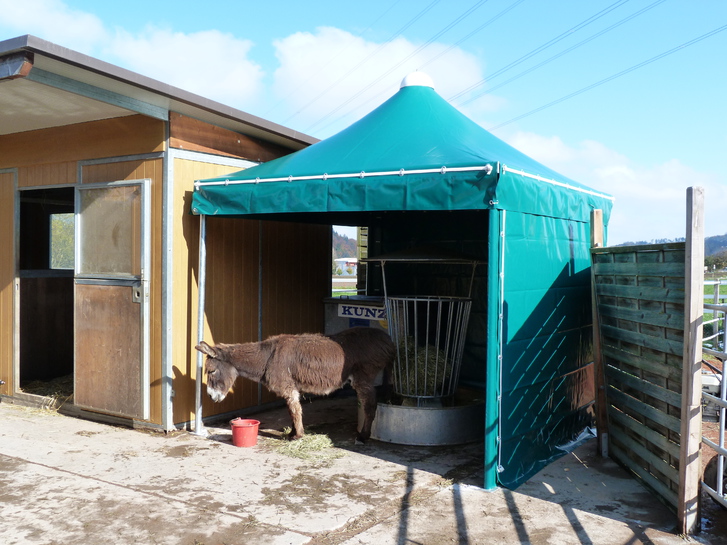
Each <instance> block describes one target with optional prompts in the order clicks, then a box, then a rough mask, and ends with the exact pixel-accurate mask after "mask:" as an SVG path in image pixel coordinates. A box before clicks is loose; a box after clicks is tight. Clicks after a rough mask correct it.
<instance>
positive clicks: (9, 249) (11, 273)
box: [0, 173, 15, 395]
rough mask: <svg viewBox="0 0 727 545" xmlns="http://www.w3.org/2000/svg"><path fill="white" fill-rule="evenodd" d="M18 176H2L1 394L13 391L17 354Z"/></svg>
mask: <svg viewBox="0 0 727 545" xmlns="http://www.w3.org/2000/svg"><path fill="white" fill-rule="evenodd" d="M14 250H15V174H14V173H4V174H3V173H0V380H3V381H5V384H3V385H0V393H2V394H6V395H10V394H11V393H12V388H13V379H14V377H13V354H14V350H15V342H14V334H13V333H14V332H13V324H14V321H13V316H14V307H13V305H14V296H13V294H14V285H15V252H14Z"/></svg>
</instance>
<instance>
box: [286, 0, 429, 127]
mask: <svg viewBox="0 0 727 545" xmlns="http://www.w3.org/2000/svg"><path fill="white" fill-rule="evenodd" d="M438 3H439V0H434V1H433V2H432V3H430V4H429V5H428V6H427V7H425V8H424V9H423V10H422V11H420V12H419V13H418V14H417V15H415V16H414V17H413V18H412V19H411V20H410V21H409V22H408V23H406V24H405V25H404V26H403V27H401V28H400V29H399V30H397V31H396V32H395V33H394V34H393V35H392V36H391V37H390V38H389V39H388V40H386V41H385V42H384V43H382V44H381V45H379V47H377V48H376V49H375V50H374V51H373V52H371V53H370V54H369V55H368V56H367V57H366V58H365V59H363V60H362V61H360V62H359V63H358V64H356V66H354V67H353V68H351V69H350V70H348V72H346V73H345V74H344V75H343V76H341V77H340V78H338V79H337V80H336V81H335V82H333V83H332V84H331V85H329V86H328V88H326V89H324V90H323V91H322V92H321V93H319V94H318V95H317V96H316V97H314V98H313V99H312V100H310V101H309V102H308V103H306V104H305V105H303V106H302V107H301V108H299V109H298V110H297V111H296V112H295V113H293V114H292V115H290V116H288V118H287V119H285V120H284V121H283V123H284V124H285V123H288V121H290V120H291V119H293V118H294V117H295V116H297V115H298V114H300V113H301V112H302V111H304V110H305V109H307V108H308V107H310V106H311V105H312V104H314V103H316V102H317V101H318V100H319V99H320V98H322V97H323V96H324V95H325V94H326V93H328V92H329V91H330V90H331V89H333V88H334V87H335V86H336V85H338V84H339V83H341V82H342V81H343V80H345V79H346V78H347V77H348V76H350V75H351V74H352V73H353V72H355V71H356V70H357V69H358V68H359V67H360V66H361V65H363V64H365V63H366V62H367V61H368V60H369V59H371V58H372V57H373V56H374V55H376V54H377V53H378V52H379V51H381V50H382V49H383V48H384V47H386V46H387V45H389V44H390V43H391V42H392V41H394V38H397V37H398V36H399V35H400V34H401V33H402V32H404V31H405V30H406V29H408V28H409V27H410V26H411V25H413V24H414V23H416V22H417V21H418V20H419V19H421V18H422V17H423V16H424V15H425V14H426V13H427V12H428V11H429V10H431V9H432V8H433V7H434V6H435V5H437V4H438Z"/></svg>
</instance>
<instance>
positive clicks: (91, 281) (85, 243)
mask: <svg viewBox="0 0 727 545" xmlns="http://www.w3.org/2000/svg"><path fill="white" fill-rule="evenodd" d="M150 183H151V182H150V180H134V181H124V182H112V183H106V184H89V185H83V186H79V187H78V188H77V189H76V270H75V303H74V307H75V311H74V312H75V319H74V328H75V334H74V336H75V339H74V345H75V370H74V376H75V385H74V388H75V390H74V399H75V404H76V405H78V406H79V407H82V408H85V409H89V410H93V411H97V412H102V413H107V414H113V415H118V416H125V417H132V418H138V419H148V418H149V282H148V274H149V263H150V255H149V252H150V224H151V218H150V207H149V202H148V201H149V185H150Z"/></svg>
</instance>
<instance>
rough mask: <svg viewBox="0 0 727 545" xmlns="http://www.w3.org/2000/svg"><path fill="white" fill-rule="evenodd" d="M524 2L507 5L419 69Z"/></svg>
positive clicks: (522, 0)
mask: <svg viewBox="0 0 727 545" xmlns="http://www.w3.org/2000/svg"><path fill="white" fill-rule="evenodd" d="M523 2H525V0H516V1H515V2H514V3H513V4H511V5H510V6H508V7H506V8H505V9H504V10H502V11H501V12H500V13H498V14H497V15H495V16H494V17H493V18H492V19H490V20H489V21H486V22H484V23H483V24H481V25H480V26H478V27H477V28H476V29H474V30H473V31H472V32H470V33H469V34H467V35H466V36H464V37H463V38H461V39H459V40H457V41H456V42H455V43H454V44H452V45H450V46H449V47H448V48H447V49H445V50H444V51H442V52H441V53H439V54H438V55H437V56H435V57H432V58H431V59H429V60H428V61H427V62H425V63H424V64H422V65H421V66H420V67H419V68H418V69H419V70H421V69H422V68H424V67H425V66H427V65H429V64H431V63H433V62H434V61H436V60H437V59H438V58H439V57H441V56H442V55H446V54H447V53H449V52H450V51H452V49H454V48H455V47H457V46H459V45H460V44H462V42H465V41H467V40H469V39H470V38H471V37H472V36H474V35H475V34H477V33H478V32H480V31H481V30H483V29H485V28H487V27H488V26H490V25H491V24H492V23H494V22H495V21H497V20H498V19H499V18H500V17H502V16H503V15H505V14H506V13H507V12H509V11H510V10H512V9H513V8H515V7H516V6H518V5H520V4H522V3H523Z"/></svg>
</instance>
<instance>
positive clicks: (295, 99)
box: [274, 27, 482, 136]
mask: <svg viewBox="0 0 727 545" xmlns="http://www.w3.org/2000/svg"><path fill="white" fill-rule="evenodd" d="M274 46H275V49H276V55H277V57H278V61H279V67H278V69H277V70H276V71H275V74H274V91H275V93H276V95H277V96H278V97H280V99H282V100H281V101H280V102H279V108H280V109H281V111H278V112H277V115H276V117H279V118H280V119H281V121H286V122H287V123H290V124H294V125H296V126H299V127H300V128H301V129H302V130H306V129H307V128H308V127H314V128H315V129H314V130H312V132H314V133H316V132H317V131H320V133H317V136H327V135H330V134H331V133H332V132H335V131H337V130H340V129H342V128H344V127H346V126H348V125H349V124H350V123H352V122H353V121H355V120H356V119H358V118H359V117H361V116H362V115H365V114H367V113H368V112H370V111H371V110H373V109H374V108H375V107H377V106H378V105H379V104H381V103H382V102H384V101H385V100H386V99H387V98H389V97H390V96H391V95H393V94H394V93H395V92H396V91H397V90H398V89H399V84H400V83H401V80H402V79H403V78H404V76H406V75H407V74H408V73H410V72H414V71H415V70H417V69H418V68H419V67H420V66H423V65H425V64H426V62H427V60H428V59H431V58H433V57H434V56H436V54H437V53H439V52H441V51H443V50H444V49H445V47H446V46H445V45H443V44H431V45H430V46H428V47H427V48H426V49H423V50H422V51H419V52H417V51H416V50H417V48H418V46H417V45H416V44H413V43H411V42H409V41H408V40H405V39H403V38H398V39H396V40H393V41H392V42H390V43H388V44H386V45H383V44H378V43H374V42H369V41H366V40H363V39H362V38H360V37H357V36H354V35H353V34H350V33H348V32H345V31H343V30H340V29H337V28H331V27H321V28H318V29H317V30H316V32H315V33H310V32H297V33H295V34H292V35H290V36H288V37H286V38H283V39H280V40H276V41H275V42H274ZM409 57H410V58H409ZM405 59H406V60H405ZM423 71H424V72H425V73H427V74H428V75H429V76H431V78H432V79H433V81H434V85H435V88H436V90H437V92H438V93H439V94H440V95H442V96H445V97H446V96H448V95H450V94H453V93H455V92H456V91H457V90H458V89H459V88H461V87H462V86H464V85H470V84H472V83H475V82H476V81H479V80H480V79H482V67H481V65H480V62H479V60H478V59H477V58H476V57H475V56H473V55H471V54H469V53H465V52H464V51H462V50H460V49H457V48H455V49H453V50H452V51H450V52H448V53H447V54H446V55H443V56H442V57H441V58H440V59H437V60H436V61H434V62H432V63H431V64H428V65H426V66H425V67H424V69H423ZM382 74H386V75H384V76H383V77H382ZM379 78H380V79H379ZM377 80H378V81H377ZM372 82H376V83H373V85H372ZM369 87H370V88H369ZM367 88H368V89H367ZM356 95H359V96H357V98H355V99H353V100H351V101H350V102H347V101H348V100H349V99H350V98H351V97H353V96H356ZM282 109H285V111H282ZM314 124H315V125H314Z"/></svg>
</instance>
